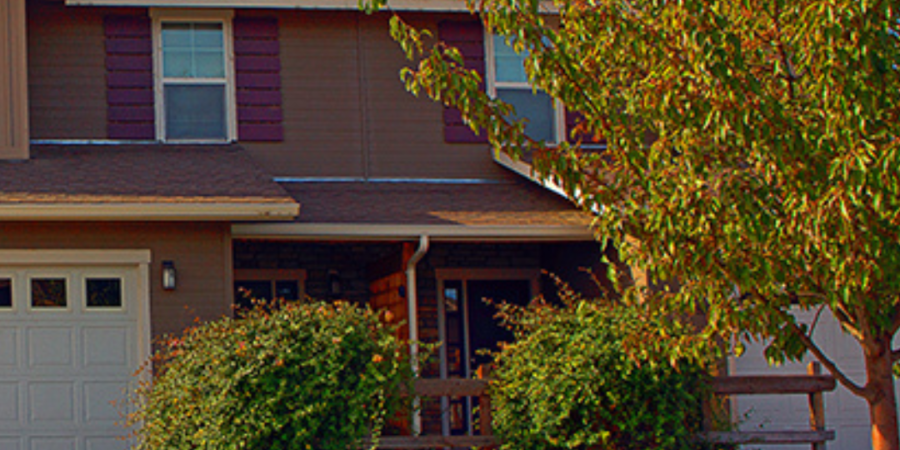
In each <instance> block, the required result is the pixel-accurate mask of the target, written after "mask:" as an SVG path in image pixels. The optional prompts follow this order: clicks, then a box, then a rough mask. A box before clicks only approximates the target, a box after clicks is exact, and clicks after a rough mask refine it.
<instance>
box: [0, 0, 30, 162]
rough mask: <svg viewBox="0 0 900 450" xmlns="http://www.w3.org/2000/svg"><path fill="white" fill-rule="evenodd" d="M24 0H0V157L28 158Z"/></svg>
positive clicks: (26, 48) (26, 50)
mask: <svg viewBox="0 0 900 450" xmlns="http://www.w3.org/2000/svg"><path fill="white" fill-rule="evenodd" d="M27 37H28V36H27V32H26V29H25V0H0V159H28V156H29V153H28V147H29V144H28V140H29V136H28V57H27V53H28V46H27V43H26V42H27Z"/></svg>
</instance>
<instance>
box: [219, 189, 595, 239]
mask: <svg viewBox="0 0 900 450" xmlns="http://www.w3.org/2000/svg"><path fill="white" fill-rule="evenodd" d="M282 186H283V187H284V188H285V190H287V191H288V193H290V194H291V195H292V196H293V197H294V198H295V199H297V201H298V202H300V203H302V204H303V209H302V211H301V212H300V215H299V216H298V217H297V218H296V219H294V221H293V222H290V223H280V224H260V225H245V226H242V225H236V226H235V227H234V228H233V230H234V232H235V235H236V237H271V238H291V237H297V238H305V237H316V238H322V237H332V238H347V239H354V238H356V239H365V238H378V237H381V238H387V239H390V238H408V237H413V236H416V235H422V234H428V235H430V236H432V237H433V238H438V239H440V238H459V239H478V238H490V239H518V240H531V239H555V240H558V239H562V240H570V239H575V240H589V239H591V237H592V235H591V231H590V227H589V225H590V220H591V218H590V216H589V215H588V214H585V213H584V212H582V211H579V210H578V209H577V208H575V207H574V206H573V205H572V204H571V203H570V202H568V201H567V200H565V199H564V198H562V197H560V196H559V195H557V194H554V193H552V192H549V191H548V190H547V189H544V188H542V187H540V186H538V185H537V184H535V183H533V182H531V181H528V180H525V179H523V178H521V177H519V176H516V175H515V174H512V173H510V174H509V177H507V178H506V179H503V180H499V181H481V182H465V181H459V182H454V181H453V180H441V181H437V180H431V181H428V180H396V179H395V180H370V181H369V182H359V181H344V182H334V181H332V182H323V181H305V182H289V183H282Z"/></svg>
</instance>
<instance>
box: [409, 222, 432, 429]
mask: <svg viewBox="0 0 900 450" xmlns="http://www.w3.org/2000/svg"><path fill="white" fill-rule="evenodd" d="M428 245H429V241H428V235H427V234H423V235H421V236H419V248H418V249H416V252H415V253H413V255H412V257H410V258H409V261H408V262H407V263H406V301H407V305H406V307H407V310H408V317H407V323H408V325H409V357H410V362H411V365H412V370H413V374H414V375H415V376H418V375H419V361H418V358H419V317H418V300H419V296H418V295H417V293H416V264H418V263H419V261H421V260H422V257H424V256H425V253H428ZM413 402H414V405H413V407H414V408H413V411H414V412H413V423H412V428H413V435H414V436H418V435H419V434H420V433H421V432H422V415H421V413H420V412H419V398H418V397H416V398H415V400H413Z"/></svg>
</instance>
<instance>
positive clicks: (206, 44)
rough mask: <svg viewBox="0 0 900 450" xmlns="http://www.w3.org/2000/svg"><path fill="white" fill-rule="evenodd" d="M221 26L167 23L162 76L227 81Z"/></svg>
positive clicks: (164, 31)
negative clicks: (223, 79) (225, 79)
mask: <svg viewBox="0 0 900 450" xmlns="http://www.w3.org/2000/svg"><path fill="white" fill-rule="evenodd" d="M223 42H224V33H223V31H222V24H221V23H180V22H176V23H164V24H163V25H162V43H163V51H162V52H163V74H164V76H166V77H177V78H224V77H225V50H224V45H223Z"/></svg>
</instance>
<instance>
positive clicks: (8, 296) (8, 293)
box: [0, 278, 12, 309]
mask: <svg viewBox="0 0 900 450" xmlns="http://www.w3.org/2000/svg"><path fill="white" fill-rule="evenodd" d="M5 308H12V280H11V279H9V278H0V309H5Z"/></svg>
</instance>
